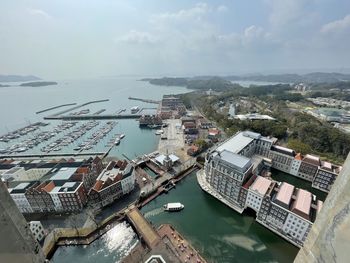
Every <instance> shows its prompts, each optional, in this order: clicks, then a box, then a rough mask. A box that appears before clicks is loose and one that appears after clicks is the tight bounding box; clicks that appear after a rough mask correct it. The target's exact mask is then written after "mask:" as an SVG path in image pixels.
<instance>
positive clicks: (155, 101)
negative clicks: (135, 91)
mask: <svg viewBox="0 0 350 263" xmlns="http://www.w3.org/2000/svg"><path fill="white" fill-rule="evenodd" d="M129 100H137V101H142V102H146V103H152V104H159V103H160V101H158V100H150V99H141V98H134V97H129Z"/></svg>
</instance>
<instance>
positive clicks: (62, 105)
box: [35, 103, 77, 114]
mask: <svg viewBox="0 0 350 263" xmlns="http://www.w3.org/2000/svg"><path fill="white" fill-rule="evenodd" d="M73 105H77V104H76V103H68V104H61V105H58V106H54V107H50V108H47V109H43V110H40V111H37V112H36V113H35V114H40V113H43V112H47V111H50V110H55V109H58V108H62V107H67V106H73Z"/></svg>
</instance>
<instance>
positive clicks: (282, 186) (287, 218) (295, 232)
mask: <svg viewBox="0 0 350 263" xmlns="http://www.w3.org/2000/svg"><path fill="white" fill-rule="evenodd" d="M278 184H279V186H278V187H276V188H275V189H274V191H273V192H272V193H271V197H270V200H271V202H270V204H269V205H268V208H267V209H266V212H267V213H266V216H265V217H263V216H261V214H262V213H263V211H262V210H261V211H260V212H259V215H258V217H257V221H258V222H259V223H261V224H263V225H264V226H266V227H268V228H269V229H271V230H272V231H274V232H275V233H277V234H279V235H281V236H282V237H284V238H285V239H287V240H288V241H290V242H291V243H293V244H294V245H296V246H298V247H301V246H302V245H303V243H304V241H305V240H306V237H307V235H308V233H309V231H310V228H311V226H312V224H313V222H314V221H315V219H316V216H317V214H318V212H319V211H320V209H321V208H322V201H320V200H316V197H315V196H314V195H312V194H311V193H310V192H308V191H306V190H303V189H298V188H295V187H294V186H293V185H291V184H288V183H286V182H283V183H278Z"/></svg>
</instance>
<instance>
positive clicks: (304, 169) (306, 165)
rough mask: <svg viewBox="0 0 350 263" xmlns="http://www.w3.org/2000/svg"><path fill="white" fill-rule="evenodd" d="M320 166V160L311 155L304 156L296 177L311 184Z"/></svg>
mask: <svg viewBox="0 0 350 263" xmlns="http://www.w3.org/2000/svg"><path fill="white" fill-rule="evenodd" d="M320 165H321V160H320V158H319V157H317V156H314V155H311V154H307V155H305V156H304V158H303V160H302V161H301V164H300V167H299V170H298V174H297V177H300V178H302V179H304V180H306V181H309V182H312V181H313V180H314V177H315V175H316V173H317V170H318V167H319V166H320Z"/></svg>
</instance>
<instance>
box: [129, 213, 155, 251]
mask: <svg viewBox="0 0 350 263" xmlns="http://www.w3.org/2000/svg"><path fill="white" fill-rule="evenodd" d="M126 218H127V219H128V221H129V222H130V223H131V224H132V225H133V226H134V228H135V230H136V232H137V234H138V235H139V237H140V239H142V240H143V241H144V242H145V243H146V245H147V246H148V247H149V248H150V249H153V248H155V247H156V246H157V245H158V243H159V242H160V240H161V238H160V236H159V235H158V233H157V232H156V231H155V230H154V229H153V227H152V226H151V224H150V223H149V222H148V221H147V220H146V219H145V218H144V217H143V215H142V214H141V212H140V210H139V209H138V208H137V207H134V208H131V209H130V210H129V211H126Z"/></svg>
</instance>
